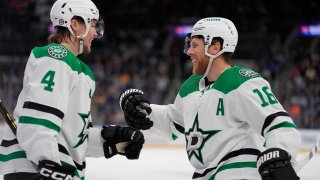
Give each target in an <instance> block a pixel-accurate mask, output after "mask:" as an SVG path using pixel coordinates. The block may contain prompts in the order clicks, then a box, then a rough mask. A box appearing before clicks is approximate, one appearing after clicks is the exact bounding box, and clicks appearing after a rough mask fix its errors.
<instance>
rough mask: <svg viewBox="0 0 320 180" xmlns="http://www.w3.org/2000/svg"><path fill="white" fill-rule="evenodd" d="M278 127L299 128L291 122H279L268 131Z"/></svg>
mask: <svg viewBox="0 0 320 180" xmlns="http://www.w3.org/2000/svg"><path fill="white" fill-rule="evenodd" d="M278 128H297V127H296V125H294V124H293V123H291V122H287V121H286V122H282V123H280V124H277V125H274V126H272V127H271V128H270V129H269V130H268V132H270V131H272V130H275V129H278Z"/></svg>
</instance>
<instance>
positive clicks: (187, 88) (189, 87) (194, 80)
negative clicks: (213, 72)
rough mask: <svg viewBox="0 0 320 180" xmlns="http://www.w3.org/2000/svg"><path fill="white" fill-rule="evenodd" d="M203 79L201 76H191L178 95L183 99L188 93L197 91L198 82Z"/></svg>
mask: <svg viewBox="0 0 320 180" xmlns="http://www.w3.org/2000/svg"><path fill="white" fill-rule="evenodd" d="M201 78H203V75H191V76H190V77H189V78H188V79H187V80H186V81H184V83H183V84H182V85H181V87H180V89H179V95H180V96H181V97H185V96H187V95H188V94H190V93H193V92H195V91H199V82H200V80H201Z"/></svg>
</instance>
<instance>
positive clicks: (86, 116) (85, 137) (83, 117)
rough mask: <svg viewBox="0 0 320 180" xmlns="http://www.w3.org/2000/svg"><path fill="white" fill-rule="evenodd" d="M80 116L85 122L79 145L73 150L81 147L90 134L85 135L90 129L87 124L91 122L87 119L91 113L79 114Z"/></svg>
mask: <svg viewBox="0 0 320 180" xmlns="http://www.w3.org/2000/svg"><path fill="white" fill-rule="evenodd" d="M78 114H79V116H80V117H81V119H82V121H83V128H82V130H81V132H80V133H79V135H78V138H79V141H78V142H77V144H76V145H75V146H73V148H77V147H79V146H80V145H81V144H82V143H83V142H84V141H85V140H86V139H87V138H88V134H86V133H84V131H85V129H88V128H89V126H88V125H87V122H89V120H87V119H88V118H89V116H90V112H89V114H81V113H78Z"/></svg>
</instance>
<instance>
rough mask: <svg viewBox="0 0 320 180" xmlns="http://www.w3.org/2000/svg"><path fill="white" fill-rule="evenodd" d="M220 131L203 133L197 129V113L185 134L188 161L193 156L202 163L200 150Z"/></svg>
mask: <svg viewBox="0 0 320 180" xmlns="http://www.w3.org/2000/svg"><path fill="white" fill-rule="evenodd" d="M220 131H221V130H211V131H204V130H202V129H201V128H199V119H198V113H197V115H196V117H195V120H194V122H193V125H192V128H190V129H189V130H188V132H186V133H185V137H186V141H187V152H188V158H189V160H190V159H191V158H192V157H193V156H194V157H195V158H196V159H198V161H200V162H201V163H202V164H204V163H203V157H202V149H203V147H204V146H205V144H206V142H207V141H208V140H209V139H210V138H211V137H212V136H214V135H215V134H217V133H218V132H220Z"/></svg>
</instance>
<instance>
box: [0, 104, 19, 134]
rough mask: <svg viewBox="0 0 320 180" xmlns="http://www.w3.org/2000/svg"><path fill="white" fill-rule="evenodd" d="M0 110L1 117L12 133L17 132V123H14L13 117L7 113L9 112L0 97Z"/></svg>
mask: <svg viewBox="0 0 320 180" xmlns="http://www.w3.org/2000/svg"><path fill="white" fill-rule="evenodd" d="M0 112H1V114H2V116H3V118H4V119H5V120H6V123H7V124H8V126H9V127H10V129H11V131H12V132H13V134H14V135H16V134H17V125H16V123H14V121H13V119H12V118H11V116H10V115H9V113H8V111H7V109H6V107H5V106H4V104H3V102H2V100H1V99H0Z"/></svg>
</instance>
